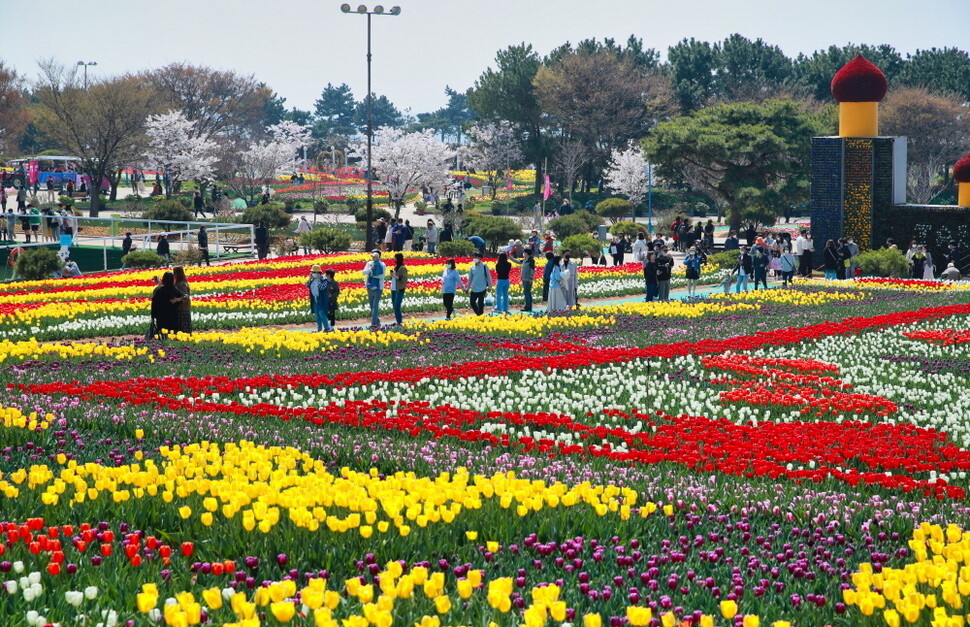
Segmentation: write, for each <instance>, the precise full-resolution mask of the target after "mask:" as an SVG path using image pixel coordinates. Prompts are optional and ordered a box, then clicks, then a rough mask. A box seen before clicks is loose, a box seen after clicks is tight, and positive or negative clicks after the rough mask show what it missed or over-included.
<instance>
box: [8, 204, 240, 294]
mask: <svg viewBox="0 0 970 627" xmlns="http://www.w3.org/2000/svg"><path fill="white" fill-rule="evenodd" d="M11 216H13V220H12V222H13V225H12V226H13V228H14V229H15V230H14V241H12V242H11V243H9V244H6V245H0V263H2V264H3V265H2V266H0V280H3V279H9V278H11V275H12V269H11V268H10V267H9V266H8V265H7V259H8V258H9V254H10V251H11V250H12V249H13V248H15V247H17V246H20V247H22V248H33V247H37V246H61V247H62V248H63V247H64V246H65V243H66V246H67V248H68V250H70V247H72V246H85V247H94V248H97V247H98V245H99V244H100V246H101V249H102V263H101V264H100V265H101V266H102V267H101V268H100V270H101V271H104V272H107V271H109V270H116V269H118V268H112V267H109V265H110V264H109V261H108V260H109V257H108V250H109V249H112V250H114V249H118V248H121V242H122V241H123V240H124V238H125V233H129V232H130V233H131V234H132V239H133V240H134V241H136V242H139V241H140V242H141V246H138V249H139V250H155V246H154V245H152V242H154V241H155V240H157V238H158V236H160V235H163V234H164V235H165V236H166V237H167V238H169V240H170V241H169V246H170V247H171V248H172V250H173V251H177V250H180V249H187V248H188V247H189V246H191V245H192V244H193V243H197V242H198V231H199V227H201V226H204V227H205V228H206V231H207V232H208V233H209V255H210V257H211V258H213V259H216V260H218V259H220V258H222V257H227V256H236V255H237V254H238V251H239V250H240V249H243V248H246V247H248V248H249V249H250V250H251V251H252V254H251V256H255V253H256V249H255V246H254V245H253V244H254V240H255V228H254V226H253V225H251V224H234V223H229V222H196V221H192V220H189V221H181V220H149V219H142V218H116V217H109V218H89V217H81V216H61V215H57V216H49V215H45V214H39V215H38V214H30V213H27V214H25V213H3V214H0V217H2V218H4V219H6V220H7V222H8V223H9V222H10V218H11ZM54 217H56V218H57V219H58V220H59V221H60V223H61V227H60V232H61V233H64V231H65V228H64V227H65V225H68V226H70V228H71V229H72V230H73V233H72V234H71V235H70V236H64V235H62V239H59V240H56V241H53V240H50V239H48V241H39V242H38V241H31V242H30V243H26V242H24V241H16V237H17V235H22V234H23V233H24V230H23V222H24V221H26V222H27V223H28V224H29V223H30V221H31V220H38V219H39V220H40V224H39V225H38V230H37V231H33V230H30V234H31V236H32V237H31V239H32V240H33V239H35V238H44V237H45V235H44V234H45V230H44V227H45V225H46V220H47V219H50V218H54ZM103 227H107V232H104V231H103V230H102V228H103ZM9 228H10V225H9V224H8V229H9ZM233 234H235V235H236V237H237V238H241V239H246V238H248V242H241V241H240V240H239V239H234V238H231V237H227V236H229V235H233ZM65 237H70V238H71V239H69V240H64V239H63V238H65ZM227 248H229V249H235V250H236V251H237V252H236V253H235V254H233V253H231V252H230V251H229V250H227ZM2 253H6V254H2ZM245 256H250V255H245ZM83 270H84V271H86V272H91V271H97V270H99V268H96V267H91V266H90V264H88V265H87V267H85V268H83Z"/></svg>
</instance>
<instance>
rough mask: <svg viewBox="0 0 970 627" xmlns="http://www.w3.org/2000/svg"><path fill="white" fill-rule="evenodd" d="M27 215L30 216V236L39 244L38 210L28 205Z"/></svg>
mask: <svg viewBox="0 0 970 627" xmlns="http://www.w3.org/2000/svg"><path fill="white" fill-rule="evenodd" d="M27 213H29V214H30V234H31V235H32V236H33V237H34V241H35V242H40V210H39V209H37V207H35V206H33V205H32V204H30V203H28V204H27ZM27 241H30V240H27Z"/></svg>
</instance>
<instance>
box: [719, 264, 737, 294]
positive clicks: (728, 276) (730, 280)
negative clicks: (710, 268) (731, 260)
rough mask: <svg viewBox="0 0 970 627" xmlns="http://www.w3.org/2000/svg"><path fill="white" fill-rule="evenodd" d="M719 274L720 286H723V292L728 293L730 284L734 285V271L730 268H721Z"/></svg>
mask: <svg viewBox="0 0 970 627" xmlns="http://www.w3.org/2000/svg"><path fill="white" fill-rule="evenodd" d="M721 274H722V276H721V287H722V288H724V293H725V294H730V293H731V286H732V285H734V273H733V272H731V271H730V270H722V272H721Z"/></svg>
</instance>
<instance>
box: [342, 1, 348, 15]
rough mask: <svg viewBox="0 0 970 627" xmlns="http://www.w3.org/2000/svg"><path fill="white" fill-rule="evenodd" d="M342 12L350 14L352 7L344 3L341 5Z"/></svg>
mask: <svg viewBox="0 0 970 627" xmlns="http://www.w3.org/2000/svg"><path fill="white" fill-rule="evenodd" d="M340 10H341V11H343V12H344V13H350V5H349V4H347V3H346V2H344V3H343V4H341V5H340Z"/></svg>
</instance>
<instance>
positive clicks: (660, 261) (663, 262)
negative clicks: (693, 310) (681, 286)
mask: <svg viewBox="0 0 970 627" xmlns="http://www.w3.org/2000/svg"><path fill="white" fill-rule="evenodd" d="M654 262H655V263H656V264H657V300H660V301H663V302H667V301H669V300H670V277H671V274H672V272H673V269H674V258H673V256H672V255H671V254H670V249H668V248H667V246H666V245H664V246H661V247H660V252H659V253H657V254H656V255H655V256H654Z"/></svg>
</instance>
